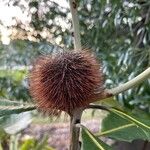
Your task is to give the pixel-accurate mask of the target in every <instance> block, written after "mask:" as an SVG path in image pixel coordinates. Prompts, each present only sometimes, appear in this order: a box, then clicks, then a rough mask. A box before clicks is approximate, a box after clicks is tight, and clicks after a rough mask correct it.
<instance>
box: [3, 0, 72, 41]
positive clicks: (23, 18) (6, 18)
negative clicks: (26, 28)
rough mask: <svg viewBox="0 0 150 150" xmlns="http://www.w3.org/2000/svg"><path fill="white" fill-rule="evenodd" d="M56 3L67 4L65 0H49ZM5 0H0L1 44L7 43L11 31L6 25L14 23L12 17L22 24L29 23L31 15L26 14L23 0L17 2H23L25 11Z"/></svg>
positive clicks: (66, 6) (66, 5) (26, 3)
mask: <svg viewBox="0 0 150 150" xmlns="http://www.w3.org/2000/svg"><path fill="white" fill-rule="evenodd" d="M51 1H54V2H55V3H57V4H58V5H59V6H61V7H64V8H68V7H69V4H68V2H67V0H63V1H62V0H51ZM6 3H7V0H0V21H1V22H2V23H3V25H4V26H2V25H0V34H1V41H2V42H3V44H9V42H10V39H9V35H10V34H11V31H10V30H8V29H7V28H6V27H7V26H12V25H16V21H15V20H14V19H13V18H14V17H15V18H17V19H18V20H19V21H20V22H21V23H22V24H29V22H30V20H31V17H30V16H29V15H28V10H29V7H28V2H27V1H25V0H20V2H19V3H21V4H23V5H24V6H25V8H26V11H24V12H22V10H21V8H20V7H18V6H13V5H12V4H11V3H10V5H9V6H8V5H6Z"/></svg>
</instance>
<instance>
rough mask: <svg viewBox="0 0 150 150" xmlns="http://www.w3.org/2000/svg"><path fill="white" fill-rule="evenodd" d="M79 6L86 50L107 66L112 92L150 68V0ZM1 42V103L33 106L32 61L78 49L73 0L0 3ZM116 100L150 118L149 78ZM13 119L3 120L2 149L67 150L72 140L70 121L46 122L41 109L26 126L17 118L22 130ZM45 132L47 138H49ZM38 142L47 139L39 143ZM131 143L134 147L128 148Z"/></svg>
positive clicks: (91, 1) (96, 0)
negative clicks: (29, 71) (16, 102)
mask: <svg viewBox="0 0 150 150" xmlns="http://www.w3.org/2000/svg"><path fill="white" fill-rule="evenodd" d="M78 4H79V7H78V11H79V21H80V33H81V39H82V45H83V48H89V49H91V50H92V51H94V52H95V53H96V55H97V58H98V59H99V60H100V61H101V62H102V64H103V66H102V68H103V72H104V74H105V86H106V87H107V88H112V87H115V86H117V85H118V84H121V83H124V82H126V81H128V80H130V79H132V78H133V77H135V76H136V75H138V74H139V73H141V72H142V71H144V70H145V69H146V68H148V67H149V66H150V2H149V1H146V0H122V1H120V0H78ZM0 39H1V40H0V99H2V100H4V99H8V100H17V101H22V102H31V101H32V100H31V97H30V95H29V91H28V86H29V85H28V70H29V69H30V68H31V66H32V62H33V60H34V59H35V58H36V57H37V56H39V55H41V54H50V53H52V52H56V51H59V50H61V49H66V50H70V49H72V48H73V43H72V40H73V39H72V24H71V14H70V10H69V4H68V1H66V0H61V1H60V0H0ZM116 100H117V101H118V102H119V103H120V104H121V105H123V106H124V107H126V108H128V109H131V110H135V111H136V110H144V111H145V112H146V113H148V114H149V113H150V80H147V81H145V82H144V83H142V84H140V85H139V86H137V87H135V88H134V89H130V90H128V91H126V92H124V93H123V94H119V95H118V96H117V97H116ZM92 114H93V113H92V112H91V111H90V112H87V113H86V114H85V117H84V120H85V124H87V126H89V127H91V126H92V129H91V130H93V131H95V132H96V131H97V130H98V129H99V120H97V118H98V115H95V116H93V117H92ZM95 114H96V113H95ZM100 115H101V117H102V118H103V117H104V116H105V115H102V113H100ZM14 117H15V115H9V116H7V117H0V126H1V130H2V133H3V134H2V133H1V134H0V139H1V140H0V141H1V147H0V149H4V150H7V149H11V150H15V148H16V150H17V148H18V147H20V150H27V148H28V147H26V146H31V147H32V146H33V147H34V149H35V150H36V148H37V149H38V148H39V147H40V146H41V145H46V147H47V149H48V148H49V149H52V148H51V147H50V146H48V145H51V146H52V147H54V148H57V149H61V150H62V147H63V149H66V145H67V143H66V141H63V140H64V137H65V138H66V139H67V138H68V137H67V136H66V135H68V130H67V128H68V120H67V119H59V120H58V119H55V120H53V119H52V118H49V117H45V118H44V119H43V116H41V114H39V113H37V112H36V111H35V112H32V113H30V112H28V113H23V114H21V115H20V116H19V117H20V118H24V119H22V122H21V123H20V118H19V117H18V120H16V122H18V124H20V128H17V129H16V127H15V126H13V125H15V124H14V123H13V122H14ZM31 118H33V121H32V123H31ZM88 120H92V121H90V122H92V125H91V124H89V122H88ZM16 122H15V123H16ZM29 124H30V126H29ZM48 124H51V126H50V127H49V126H48ZM27 126H29V127H28V128H26V127H27ZM41 126H42V127H41ZM24 128H26V129H25V130H23V131H22V132H19V131H21V130H22V129H24ZM15 129H16V130H15ZM33 129H34V130H33ZM3 130H4V131H3ZM46 131H48V134H49V135H48V136H44V133H45V132H46ZM18 132H19V133H18ZM60 134H61V135H62V137H61V136H60ZM1 135H2V136H1ZM10 135H11V136H10ZM54 135H55V136H54ZM63 135H64V136H63ZM49 136H51V138H49ZM18 139H21V142H19V140H18ZM37 139H42V140H41V143H39V145H38V144H37V143H38V140H37ZM60 139H61V140H62V142H60ZM58 140H59V142H58ZM56 141H57V142H56ZM15 142H16V143H15ZM110 142H112V141H110ZM14 143H15V144H14ZM43 143H44V144H43ZM138 143H139V142H138ZM40 144H41V145H40ZM126 144H128V143H126ZM35 145H38V146H39V147H38V146H35ZM132 145H133V144H129V148H130V146H131V147H132ZM29 149H30V148H29ZM39 149H42V148H41V147H40V148H39ZM43 149H44V148H43ZM45 149H46V148H45ZM131 149H132V150H133V148H131ZM126 150H127V148H126ZM136 150H138V149H136ZM143 150H144V149H143Z"/></svg>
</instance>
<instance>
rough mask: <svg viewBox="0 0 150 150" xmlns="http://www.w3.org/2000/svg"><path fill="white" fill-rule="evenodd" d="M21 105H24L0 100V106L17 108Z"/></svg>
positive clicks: (18, 102)
mask: <svg viewBox="0 0 150 150" xmlns="http://www.w3.org/2000/svg"><path fill="white" fill-rule="evenodd" d="M23 104H25V103H23V102H20V101H10V100H7V99H0V106H19V105H23Z"/></svg>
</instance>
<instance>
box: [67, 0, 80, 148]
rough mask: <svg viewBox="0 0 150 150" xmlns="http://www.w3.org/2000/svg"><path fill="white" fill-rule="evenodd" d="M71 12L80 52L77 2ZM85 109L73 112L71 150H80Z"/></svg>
mask: <svg viewBox="0 0 150 150" xmlns="http://www.w3.org/2000/svg"><path fill="white" fill-rule="evenodd" d="M69 5H70V11H71V15H72V24H73V36H74V50H75V51H80V50H81V49H82V48H81V38H80V30H79V19H78V15H77V8H78V5H77V0H69ZM82 112H83V109H82V108H78V109H76V110H73V113H72V114H71V121H70V150H80V143H79V136H80V128H79V127H77V126H76V124H78V123H80V121H81V116H82Z"/></svg>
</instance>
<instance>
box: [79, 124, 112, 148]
mask: <svg viewBox="0 0 150 150" xmlns="http://www.w3.org/2000/svg"><path fill="white" fill-rule="evenodd" d="M91 149H92V150H112V148H111V147H110V146H108V145H107V144H105V143H104V142H103V141H101V140H100V139H98V138H97V137H95V136H94V135H93V134H92V133H91V132H90V131H89V130H88V129H87V128H86V127H84V126H82V150H91Z"/></svg>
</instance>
